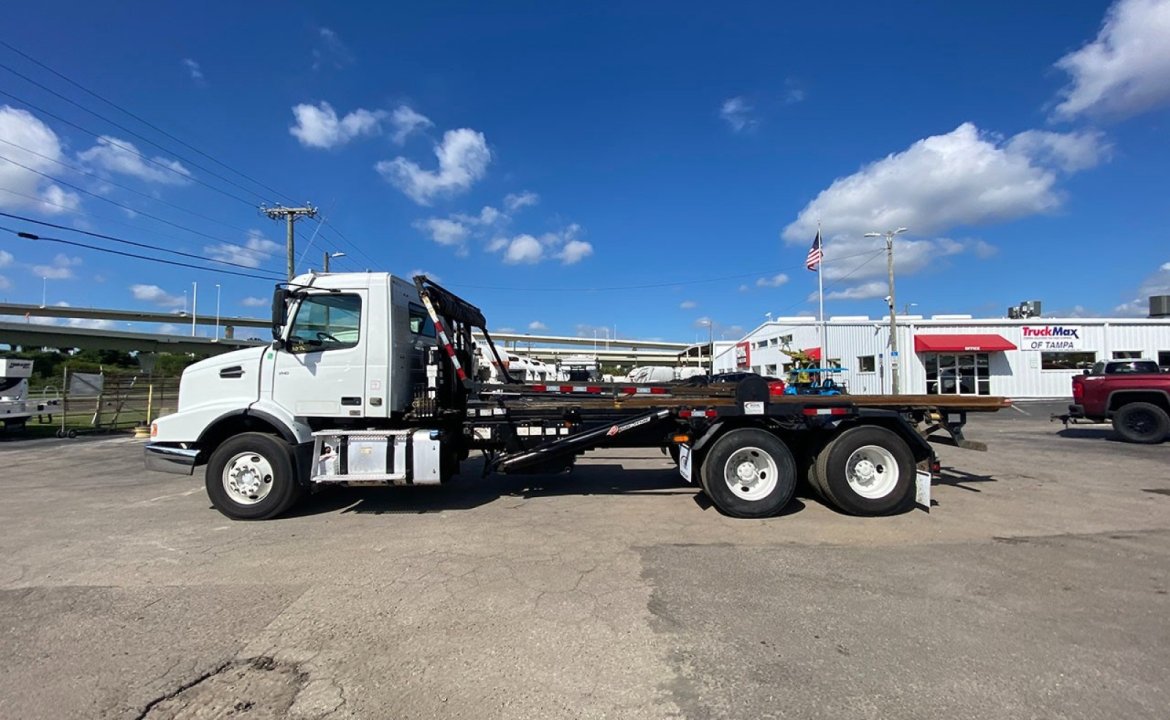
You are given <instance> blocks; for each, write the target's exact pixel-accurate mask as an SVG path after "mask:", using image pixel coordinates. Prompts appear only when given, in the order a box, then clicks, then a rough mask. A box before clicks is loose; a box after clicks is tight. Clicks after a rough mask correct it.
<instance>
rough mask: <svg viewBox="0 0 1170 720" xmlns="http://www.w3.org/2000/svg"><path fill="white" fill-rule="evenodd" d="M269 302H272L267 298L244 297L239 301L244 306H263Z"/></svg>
mask: <svg viewBox="0 0 1170 720" xmlns="http://www.w3.org/2000/svg"><path fill="white" fill-rule="evenodd" d="M270 302H272V300H271V299H269V298H262V297H246V298H244V299H243V300H241V301H240V304H241V305H243V306H244V307H265V306H267V305H268V303H270Z"/></svg>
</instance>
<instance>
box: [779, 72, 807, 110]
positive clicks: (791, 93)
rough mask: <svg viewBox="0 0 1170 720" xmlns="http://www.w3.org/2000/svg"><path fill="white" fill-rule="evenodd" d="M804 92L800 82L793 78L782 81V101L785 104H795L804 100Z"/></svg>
mask: <svg viewBox="0 0 1170 720" xmlns="http://www.w3.org/2000/svg"><path fill="white" fill-rule="evenodd" d="M804 98H805V92H804V88H802V87H801V86H800V83H798V82H796V80H794V79H793V78H788V79H787V80H785V81H784V103H785V104H786V105H795V104H796V103H798V102H804Z"/></svg>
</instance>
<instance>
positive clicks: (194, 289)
mask: <svg viewBox="0 0 1170 720" xmlns="http://www.w3.org/2000/svg"><path fill="white" fill-rule="evenodd" d="M198 302H199V283H197V282H193V283H191V337H195V318H196V316H197V314H198V313H197V311H196V310H195V306H196V304H198Z"/></svg>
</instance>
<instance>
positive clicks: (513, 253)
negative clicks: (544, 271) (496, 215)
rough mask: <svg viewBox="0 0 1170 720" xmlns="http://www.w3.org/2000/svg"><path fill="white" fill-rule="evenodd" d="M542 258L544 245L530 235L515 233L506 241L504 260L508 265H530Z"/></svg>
mask: <svg viewBox="0 0 1170 720" xmlns="http://www.w3.org/2000/svg"><path fill="white" fill-rule="evenodd" d="M543 258H544V246H543V245H541V244H540V241H539V240H537V239H536V238H534V237H532V236H531V235H517V236H516V237H514V238H512V239H511V240H509V241H508V244H507V247H506V249H505V250H504V262H506V263H508V264H509V265H520V264H525V265H532V264H535V263H538V262H540V261H541V260H542V259H543Z"/></svg>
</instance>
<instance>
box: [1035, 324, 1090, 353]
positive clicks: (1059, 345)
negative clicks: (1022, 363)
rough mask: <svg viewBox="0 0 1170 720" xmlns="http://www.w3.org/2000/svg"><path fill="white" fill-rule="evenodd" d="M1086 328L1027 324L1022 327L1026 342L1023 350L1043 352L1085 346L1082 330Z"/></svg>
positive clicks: (1061, 350) (1070, 349)
mask: <svg viewBox="0 0 1170 720" xmlns="http://www.w3.org/2000/svg"><path fill="white" fill-rule="evenodd" d="M1083 329H1084V328H1079V327H1068V326H1066V325H1025V326H1023V327H1022V328H1021V330H1022V331H1023V333H1024V342H1023V343H1022V344H1021V345H1020V349H1021V350H1038V351H1041V352H1069V351H1075V350H1081V349H1083V348H1084V341H1083V339H1082V338H1081V331H1082V330H1083Z"/></svg>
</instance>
